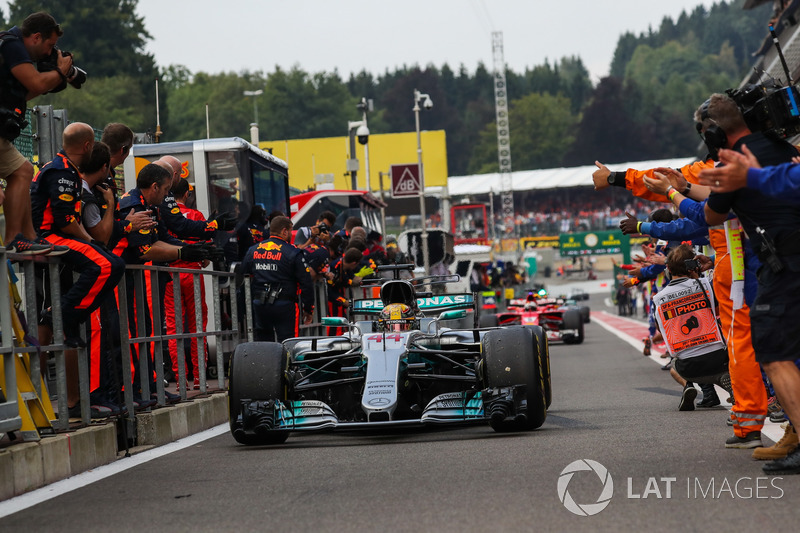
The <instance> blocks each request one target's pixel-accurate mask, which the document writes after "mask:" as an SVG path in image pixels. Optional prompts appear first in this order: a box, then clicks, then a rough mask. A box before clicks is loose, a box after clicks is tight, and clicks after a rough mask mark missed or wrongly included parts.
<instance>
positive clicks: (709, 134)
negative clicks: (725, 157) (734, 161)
mask: <svg viewBox="0 0 800 533" xmlns="http://www.w3.org/2000/svg"><path fill="white" fill-rule="evenodd" d="M710 103H711V99H710V98H709V99H708V100H706V101H705V102H703V105H701V106H700V122H697V123H696V124H695V128H697V133H698V134H699V135H700V138H701V139H703V142H704V143H705V144H706V147H707V148H708V153H709V155H710V156H711V159H713V160H714V161H717V160H718V159H719V149H720V148H725V147H726V146H728V136H727V135H725V132H724V131H722V128H720V127H719V124H717V123H716V122H715V121H714V119H712V118H711V117H710V116H709V114H708V106H709V104H710ZM706 120H710V121H711V125H710V126H708V127H707V128H706V131H705V133H704V132H703V122H705V121H706Z"/></svg>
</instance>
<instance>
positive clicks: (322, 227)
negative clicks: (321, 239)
mask: <svg viewBox="0 0 800 533" xmlns="http://www.w3.org/2000/svg"><path fill="white" fill-rule="evenodd" d="M317 229H318V230H319V232H320V233H328V231H329V229H328V225H327V224H325V223H324V222H320V223H319V224H318V225H317Z"/></svg>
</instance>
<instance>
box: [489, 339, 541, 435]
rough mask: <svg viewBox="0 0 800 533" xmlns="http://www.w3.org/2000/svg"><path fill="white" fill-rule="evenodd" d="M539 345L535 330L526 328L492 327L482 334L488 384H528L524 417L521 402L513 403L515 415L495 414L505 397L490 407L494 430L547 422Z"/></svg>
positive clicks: (521, 428) (501, 386) (504, 386)
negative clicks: (498, 328)
mask: <svg viewBox="0 0 800 533" xmlns="http://www.w3.org/2000/svg"><path fill="white" fill-rule="evenodd" d="M537 344H538V341H537V339H536V337H535V335H534V333H533V331H532V330H531V329H528V328H526V327H510V328H504V329H500V330H493V331H489V332H487V333H486V334H485V335H484V336H483V340H482V341H481V352H482V359H483V377H484V382H485V385H486V387H487V388H489V389H508V388H512V387H515V386H518V385H523V386H525V393H524V399H525V406H526V408H525V413H524V415H525V416H520V415H521V413H520V410H519V407H521V402H519V403H517V402H516V401H515V402H514V410H515V414H516V416H514V417H511V416H502V415H501V416H495V415H497V413H498V412H499V409H497V407H498V403H497V402H499V403H500V404H502V403H503V402H504V401H505V400H502V399H501V400H496V401H495V402H496V403H495V404H494V406H493V407H491V408H490V410H492V411H493V412H492V413H491V414H490V424H491V426H492V428H493V429H494V430H495V431H500V432H506V431H530V430H532V429H536V428H538V427H540V426H541V425H542V424H544V421H545V419H546V418H547V400H546V398H545V392H544V390H545V385H544V378H543V374H542V371H541V370H540V367H539V356H538V350H537V348H536V345H537ZM515 400H516V399H515ZM490 403H491V402H490ZM500 407H502V405H500ZM507 412H508V410H507Z"/></svg>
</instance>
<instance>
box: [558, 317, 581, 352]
mask: <svg viewBox="0 0 800 533" xmlns="http://www.w3.org/2000/svg"><path fill="white" fill-rule="evenodd" d="M562 320H563V325H562V326H561V329H564V330H567V329H569V330H575V331H577V332H578V333H570V334H565V335H563V336H562V338H563V339H564V344H580V343H582V342H583V317H582V316H581V312H580V311H578V310H577V309H569V310H567V311H565V312H564V316H563V319H562Z"/></svg>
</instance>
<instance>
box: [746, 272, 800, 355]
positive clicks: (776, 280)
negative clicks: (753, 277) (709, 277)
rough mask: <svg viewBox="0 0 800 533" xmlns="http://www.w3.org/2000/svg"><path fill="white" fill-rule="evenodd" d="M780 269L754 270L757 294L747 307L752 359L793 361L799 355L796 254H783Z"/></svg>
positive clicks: (799, 280)
mask: <svg viewBox="0 0 800 533" xmlns="http://www.w3.org/2000/svg"><path fill="white" fill-rule="evenodd" d="M782 259H783V264H784V267H785V268H784V269H783V272H781V273H780V274H775V273H774V272H773V271H772V270H771V269H770V268H769V267H768V266H766V265H765V266H762V267H761V268H760V269H759V270H758V294H757V295H756V299H755V302H753V306H752V307H751V308H750V325H751V329H752V334H753V348H754V349H755V352H756V361H758V362H759V363H769V362H772V361H794V360H795V359H797V358H798V355H800V258H798V256H791V257H784V258H782Z"/></svg>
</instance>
